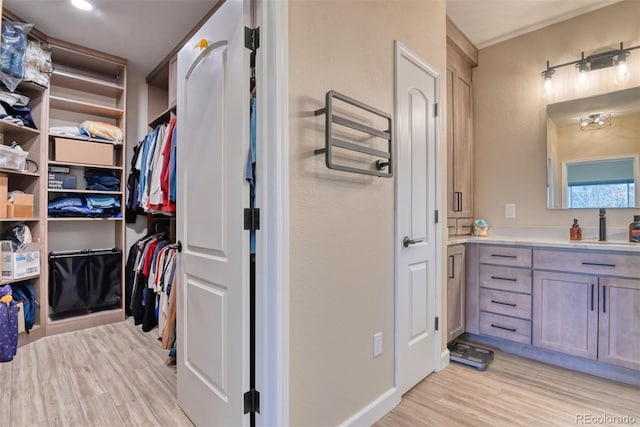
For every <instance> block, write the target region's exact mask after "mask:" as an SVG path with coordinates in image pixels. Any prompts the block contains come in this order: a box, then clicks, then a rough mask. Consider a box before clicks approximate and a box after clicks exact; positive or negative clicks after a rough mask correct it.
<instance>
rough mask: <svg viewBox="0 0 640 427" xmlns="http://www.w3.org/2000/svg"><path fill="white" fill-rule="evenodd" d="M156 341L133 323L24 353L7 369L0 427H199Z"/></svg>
mask: <svg viewBox="0 0 640 427" xmlns="http://www.w3.org/2000/svg"><path fill="white" fill-rule="evenodd" d="M157 336H158V334H157V329H154V330H152V331H150V332H147V333H145V332H142V330H141V329H140V328H139V327H135V326H134V325H133V321H132V320H131V319H130V320H127V321H125V322H121V323H116V324H112V325H106V326H99V327H97V328H91V329H85V330H83V331H78V332H71V333H67V334H62V335H54V336H50V337H46V338H43V339H41V340H38V341H36V342H34V343H32V344H28V345H26V346H23V347H20V348H19V349H18V354H17V356H16V357H15V358H14V360H13V361H11V362H8V363H0V427H4V426H10V427H26V426H34V427H44V426H65V427H75V426H78V427H89V426H105V427H121V426H167V427H169V426H170V427H179V426H188V427H192V426H193V424H191V422H190V421H189V419H188V418H187V417H186V416H185V415H184V413H183V412H182V411H181V410H180V408H179V407H178V404H177V403H176V369H175V367H169V366H167V365H166V361H167V351H166V350H162V349H161V348H160V342H159V341H157Z"/></svg>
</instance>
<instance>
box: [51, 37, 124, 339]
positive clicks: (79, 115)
mask: <svg viewBox="0 0 640 427" xmlns="http://www.w3.org/2000/svg"><path fill="white" fill-rule="evenodd" d="M49 42H50V46H51V49H52V61H53V63H54V69H55V71H54V72H53V73H52V75H51V81H50V90H49V92H50V94H49V98H48V100H49V114H48V127H47V129H48V128H49V127H54V126H68V125H69V122H70V121H71V120H73V121H74V122H76V121H77V124H78V125H80V123H81V122H82V121H84V120H94V121H102V122H107V123H111V124H113V125H115V126H117V127H119V128H120V129H121V130H122V132H123V135H124V133H125V129H126V66H127V61H126V60H125V59H123V58H118V57H115V56H111V55H107V54H104V53H101V52H96V51H93V50H90V49H86V48H84V47H81V46H76V45H72V44H69V43H66V42H62V41H59V40H49ZM55 138H65V139H73V140H79V141H86V142H91V143H101V144H106V143H113V142H108V141H104V140H100V139H95V138H82V137H74V136H65V135H56V134H53V133H51V134H49V133H48V132H47V140H48V144H46V145H47V147H46V148H47V154H46V159H47V166H58V167H68V168H69V173H70V174H71V175H74V176H76V183H77V185H76V187H77V188H75V189H50V188H48V180H46V181H45V180H42V191H43V194H47V198H48V200H52V199H55V198H57V197H60V196H61V195H63V194H68V195H77V194H83V195H109V196H114V197H116V198H118V199H119V201H120V205H121V211H120V213H121V216H122V217H121V218H93V217H48V214H47V211H46V206H44V208H43V209H45V210H44V211H43V213H42V215H43V217H45V218H47V220H46V221H45V224H46V229H47V239H46V240H47V245H46V246H47V249H46V250H47V252H51V251H53V252H56V251H58V252H59V251H67V250H78V251H80V250H86V249H98V248H118V249H120V250H122V259H121V261H120V262H121V265H122V274H121V277H120V283H119V284H118V286H120V294H121V295H122V299H121V303H120V305H119V306H118V307H115V308H113V309H107V310H102V311H97V312H90V313H81V314H71V315H70V316H68V317H67V316H63V318H60V316H59V315H56V316H55V317H54V316H53V315H51V316H50V315H49V314H47V320H46V323H47V328H46V334H47V335H52V334H58V333H63V332H69V331H74V330H78V329H83V328H88V327H93V326H98V325H102V324H107V323H113V322H117V321H121V320H124V313H125V312H124V255H125V251H126V248H125V236H124V230H125V228H124V206H125V200H124V197H125V193H124V188H125V186H126V180H125V176H124V169H125V168H124V165H125V152H124V147H125V144H124V140H123V141H120V142H119V143H113V149H114V152H115V156H114V162H113V164H112V165H108V166H103V165H97V164H92V163H90V162H77V163H76V162H68V161H60V160H57V159H56V157H55V153H54V150H53V148H54V139H55ZM87 170H106V171H110V172H111V173H113V174H114V175H115V176H116V177H117V178H118V179H119V180H120V189H119V191H95V190H87V189H85V188H84V180H83V175H84V172H85V171H87ZM52 173H53V172H52Z"/></svg>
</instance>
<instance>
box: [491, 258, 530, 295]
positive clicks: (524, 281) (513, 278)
mask: <svg viewBox="0 0 640 427" xmlns="http://www.w3.org/2000/svg"><path fill="white" fill-rule="evenodd" d="M480 286H481V287H485V288H493V289H502V290H504V291H513V292H524V293H531V270H529V269H524V268H512V267H498V266H496V265H487V264H480Z"/></svg>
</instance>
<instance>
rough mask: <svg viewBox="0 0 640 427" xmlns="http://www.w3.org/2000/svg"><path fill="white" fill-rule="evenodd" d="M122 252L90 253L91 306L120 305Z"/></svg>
mask: <svg viewBox="0 0 640 427" xmlns="http://www.w3.org/2000/svg"><path fill="white" fill-rule="evenodd" d="M121 275H122V252H121V251H120V250H113V251H108V252H107V251H105V252H91V253H90V254H89V281H88V282H87V284H88V287H89V292H88V296H89V301H88V302H89V308H90V309H96V308H102V307H113V306H114V305H120V298H121V295H122V289H121V287H120V283H121V282H122V276H121Z"/></svg>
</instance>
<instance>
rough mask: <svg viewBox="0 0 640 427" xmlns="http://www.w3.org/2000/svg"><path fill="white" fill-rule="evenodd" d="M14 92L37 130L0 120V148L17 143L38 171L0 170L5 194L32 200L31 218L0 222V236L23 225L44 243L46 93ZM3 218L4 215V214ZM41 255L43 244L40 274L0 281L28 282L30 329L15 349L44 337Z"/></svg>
mask: <svg viewBox="0 0 640 427" xmlns="http://www.w3.org/2000/svg"><path fill="white" fill-rule="evenodd" d="M17 92H19V93H21V94H23V95H26V96H28V97H29V99H30V101H29V106H30V107H31V115H32V118H33V121H34V123H35V125H36V127H37V129H33V128H30V127H27V126H23V125H17V124H15V123H11V122H8V121H5V120H0V134H2V135H3V138H4V144H6V145H9V144H11V143H12V142H13V141H15V142H16V143H18V144H19V145H20V146H21V148H22V149H23V150H24V151H27V152H28V159H29V160H31V161H32V162H35V164H37V165H38V171H37V172H35V171H29V170H15V169H7V168H0V174H3V175H6V176H7V177H8V190H9V191H11V190H22V191H24V192H25V193H28V194H33V196H34V215H33V216H32V217H14V218H0V232H3V231H5V230H7V229H9V228H11V227H13V226H14V225H16V224H18V223H23V224H26V225H27V226H28V227H29V229H30V231H31V235H32V236H33V237H34V238H39V239H41V241H43V240H45V229H46V221H43V218H45V217H44V216H43V215H42V213H41V211H40V209H41V208H42V206H44V205H45V204H46V193H45V192H43V191H42V181H43V179H42V169H43V167H45V164H46V157H45V154H44V151H45V149H46V147H45V146H46V140H45V134H46V133H45V132H42V129H43V128H46V123H47V107H48V103H47V91H46V90H45V89H44V88H42V87H40V86H38V85H35V84H31V83H22V84H20V85H19V86H18V88H17ZM5 214H6V212H5ZM44 254H45V250H44V244H43V245H42V248H41V251H40V274H37V275H32V276H28V277H23V278H19V279H2V280H0V286H9V285H11V284H14V283H18V282H23V281H27V280H28V281H29V282H30V283H31V284H32V286H33V289H34V292H35V296H36V301H37V302H38V303H39V305H38V306H36V312H35V319H34V326H33V328H32V329H31V330H30V332H29V333H28V334H27V333H25V332H23V333H20V334H19V336H18V345H20V346H21V345H24V344H27V343H29V342H33V341H35V340H37V339H39V338H41V337H43V336H44V335H45V331H46V315H47V310H46V307H45V306H46V304H43V303H44V302H45V301H46V271H45V270H46V266H45V264H44V263H43V261H42V260H43V259H45V258H44Z"/></svg>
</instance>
